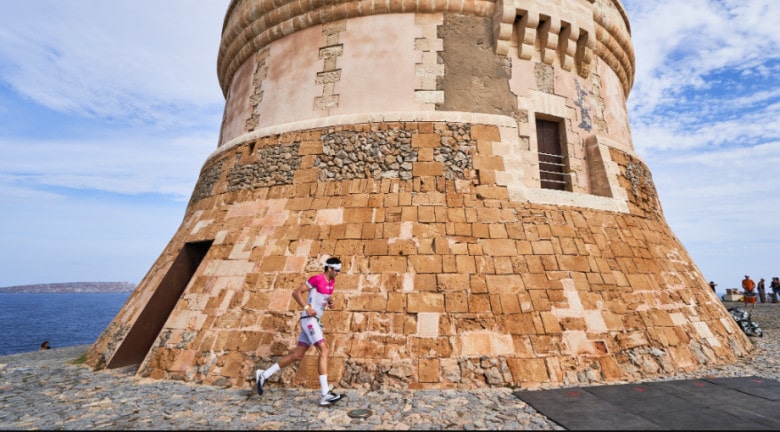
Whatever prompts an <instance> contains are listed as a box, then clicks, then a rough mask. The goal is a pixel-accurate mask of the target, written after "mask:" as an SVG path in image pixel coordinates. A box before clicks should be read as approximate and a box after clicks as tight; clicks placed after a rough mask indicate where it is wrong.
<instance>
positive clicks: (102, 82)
mask: <svg viewBox="0 0 780 432" xmlns="http://www.w3.org/2000/svg"><path fill="white" fill-rule="evenodd" d="M226 9H227V0H223V1H198V2H193V1H192V0H166V1H164V2H158V1H150V0H134V1H111V2H106V1H103V0H81V1H78V2H76V1H66V2H64V1H53V0H48V1H46V0H36V1H29V2H11V3H8V4H4V5H3V14H2V15H0V29H2V30H0V74H1V76H2V78H3V80H4V81H6V82H7V83H8V84H9V85H10V86H11V87H12V88H14V89H15V90H16V91H18V92H19V93H20V94H22V95H24V96H27V97H29V98H30V99H32V100H34V101H35V102H37V103H39V104H41V105H43V106H45V107H48V108H51V109H54V110H58V111H63V112H74V113H77V114H80V115H88V116H95V117H108V118H117V119H129V120H140V121H143V122H155V121H159V119H158V117H162V118H166V117H168V116H169V115H170V114H169V113H168V112H167V111H168V110H171V109H173V110H176V109H177V108H178V109H192V108H193V107H195V108H198V107H200V108H202V107H206V106H210V105H214V104H220V105H221V104H222V99H221V92H220V90H219V86H218V83H217V78H216V58H217V50H218V46H219V37H220V30H221V26H220V25H219V24H216V23H221V18H220V17H223V16H224V13H225V11H226Z"/></svg>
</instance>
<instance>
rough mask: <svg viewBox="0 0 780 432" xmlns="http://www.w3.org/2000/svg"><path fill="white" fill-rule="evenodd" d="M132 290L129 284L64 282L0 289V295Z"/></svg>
mask: <svg viewBox="0 0 780 432" xmlns="http://www.w3.org/2000/svg"><path fill="white" fill-rule="evenodd" d="M134 289H135V284H134V283H130V282H66V283H50V284H35V285H16V286H9V287H4V288H0V294H3V293H99V292H130V291H133V290H134Z"/></svg>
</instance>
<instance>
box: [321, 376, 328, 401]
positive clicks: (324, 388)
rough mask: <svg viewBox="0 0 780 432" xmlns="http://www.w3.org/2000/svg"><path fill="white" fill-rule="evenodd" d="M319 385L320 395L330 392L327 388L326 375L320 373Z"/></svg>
mask: <svg viewBox="0 0 780 432" xmlns="http://www.w3.org/2000/svg"><path fill="white" fill-rule="evenodd" d="M320 387H322V395H323V396H325V395H327V394H328V392H330V389H329V388H328V376H327V375H320Z"/></svg>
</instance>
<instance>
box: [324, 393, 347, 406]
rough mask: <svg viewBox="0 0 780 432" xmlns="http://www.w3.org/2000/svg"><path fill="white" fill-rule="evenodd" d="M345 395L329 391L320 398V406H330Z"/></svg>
mask: <svg viewBox="0 0 780 432" xmlns="http://www.w3.org/2000/svg"><path fill="white" fill-rule="evenodd" d="M343 397H344V395H340V394H336V393H333V392H328V394H326V395H325V396H323V397H322V399H320V406H328V405H333V404H334V403H336V402H338V401H340V400H341V398H343Z"/></svg>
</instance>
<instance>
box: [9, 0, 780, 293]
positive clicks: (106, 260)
mask: <svg viewBox="0 0 780 432" xmlns="http://www.w3.org/2000/svg"><path fill="white" fill-rule="evenodd" d="M228 3H229V0H165V1H152V0H112V1H110V2H106V1H105V0H67V1H64V0H26V1H17V2H5V3H4V4H3V13H2V14H0V154H2V157H0V202H2V207H0V208H2V211H0V238H2V239H3V242H4V244H5V251H4V253H3V254H2V259H0V287H5V286H13V285H27V284H41V283H61V282H103V281H105V282H114V281H115V282H131V283H138V282H140V281H141V279H142V278H143V277H144V276H145V274H146V272H147V271H148V270H149V269H150V268H151V266H152V264H153V263H154V262H155V261H156V260H157V258H158V257H159V255H160V253H161V252H162V251H163V249H164V248H165V246H166V245H167V243H168V241H169V240H170V239H171V238H172V237H173V235H174V234H175V233H176V230H177V229H178V227H179V225H180V224H181V222H182V219H183V217H184V212H185V210H186V205H187V201H188V200H189V198H190V195H191V193H192V191H193V188H194V186H195V182H196V181H197V178H198V174H199V172H200V169H201V167H202V165H203V163H204V162H205V161H206V159H207V157H208V156H209V155H210V154H211V153H212V152H213V151H214V150H215V149H216V146H217V142H218V133H219V126H220V123H221V118H222V110H223V108H224V98H223V96H222V93H221V90H220V88H219V83H218V81H217V73H216V59H217V52H218V48H219V40H220V34H221V30H222V22H223V19H224V14H225V12H226V10H227V5H228ZM623 4H624V6H625V7H626V10H627V12H628V15H629V18H630V21H631V30H632V41H633V44H634V51H635V54H636V76H635V80H634V87H633V89H632V90H631V93H630V96H629V99H628V108H629V117H630V122H631V130H632V136H633V141H634V142H633V144H634V149H635V151H636V153H637V154H638V155H639V156H640V157H641V158H642V159H643V160H644V161H645V163H646V164H647V165H648V167H649V168H650V171H651V173H652V176H653V181H654V182H655V186H656V188H657V190H658V193H659V197H660V201H661V204H662V207H663V211H664V214H665V217H666V219H667V221H668V222H669V225H670V226H671V228H672V230H673V232H674V233H675V235H676V236H677V237H678V238H679V239H680V241H681V242H682V244H683V245H684V247H685V248H686V250H687V251H688V253H689V254H690V256H691V257H692V258H693V260H694V262H695V263H696V264H697V266H698V267H699V269H700V270H701V272H702V274H703V276H704V278H705V279H707V280H713V281H715V282H716V283H717V284H718V291H719V292H720V293H723V292H724V291H725V289H726V288H736V287H739V286H740V285H739V284H740V281H741V280H742V278H743V277H744V275H746V274H748V275H750V276H751V277H752V278H753V279H755V280H756V281H757V280H758V279H759V278H762V277H763V278H765V279H766V280H767V285H768V284H769V281H770V280H771V278H772V277H774V276H780V192H779V191H780V79H778V76H780V29H778V27H777V26H776V25H775V24H776V23H780V1H777V0H685V1H681V0H654V1H647V0H623Z"/></svg>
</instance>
